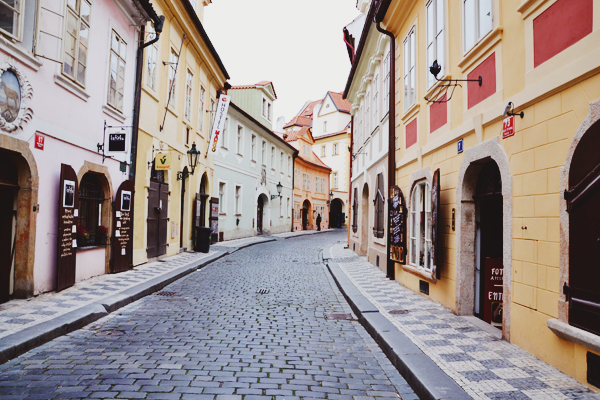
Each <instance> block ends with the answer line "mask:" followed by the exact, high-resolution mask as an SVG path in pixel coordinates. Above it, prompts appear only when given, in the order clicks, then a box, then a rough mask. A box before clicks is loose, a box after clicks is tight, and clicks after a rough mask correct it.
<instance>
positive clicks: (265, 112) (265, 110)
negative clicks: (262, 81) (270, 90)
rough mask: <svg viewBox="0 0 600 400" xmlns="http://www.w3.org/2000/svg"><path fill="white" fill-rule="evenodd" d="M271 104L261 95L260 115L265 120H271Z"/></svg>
mask: <svg viewBox="0 0 600 400" xmlns="http://www.w3.org/2000/svg"><path fill="white" fill-rule="evenodd" d="M272 106H273V105H272V104H271V102H270V101H268V100H267V99H266V98H264V97H263V99H262V111H261V112H262V116H263V117H264V118H265V119H266V120H267V121H271V107H272Z"/></svg>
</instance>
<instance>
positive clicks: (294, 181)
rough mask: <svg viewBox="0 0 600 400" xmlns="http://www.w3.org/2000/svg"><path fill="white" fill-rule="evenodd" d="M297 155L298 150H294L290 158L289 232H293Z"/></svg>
mask: <svg viewBox="0 0 600 400" xmlns="http://www.w3.org/2000/svg"><path fill="white" fill-rule="evenodd" d="M297 157H298V151H294V157H293V158H292V160H293V162H292V164H293V165H292V169H293V171H292V226H291V227H290V232H294V197H295V190H296V158H297Z"/></svg>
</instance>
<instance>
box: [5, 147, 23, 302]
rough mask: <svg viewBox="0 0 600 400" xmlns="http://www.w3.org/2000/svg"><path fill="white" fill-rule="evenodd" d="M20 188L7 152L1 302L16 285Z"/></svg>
mask: <svg viewBox="0 0 600 400" xmlns="http://www.w3.org/2000/svg"><path fill="white" fill-rule="evenodd" d="M18 190H19V176H18V170H17V166H16V165H15V163H14V161H13V160H12V158H11V157H10V156H8V155H6V156H5V153H2V156H1V157H0V303H5V302H7V301H8V300H9V299H10V294H11V293H12V291H13V287H14V256H15V247H16V246H15V245H16V241H15V239H16V235H15V228H16V221H15V219H16V216H17V215H16V210H15V206H16V204H15V203H16V197H17V192H18Z"/></svg>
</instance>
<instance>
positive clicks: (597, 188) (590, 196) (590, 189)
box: [565, 121, 600, 335]
mask: <svg viewBox="0 0 600 400" xmlns="http://www.w3.org/2000/svg"><path fill="white" fill-rule="evenodd" d="M599 146H600V121H596V122H595V123H593V124H592V125H591V126H590V127H589V128H588V129H587V131H585V133H584V134H583V136H582V137H581V138H580V139H579V143H578V144H577V147H576V148H575V150H574V152H573V157H572V159H571V163H570V165H569V166H568V179H569V181H568V182H569V183H568V189H567V191H566V192H565V199H566V202H567V212H568V260H569V264H568V281H567V282H566V284H567V288H568V290H565V294H566V295H567V296H566V300H567V302H568V323H569V324H570V325H572V326H575V327H577V328H580V329H583V330H586V331H588V332H592V333H594V334H596V335H600V317H599V313H598V310H600V288H599V287H598V281H599V280H600V268H598V265H597V260H598V258H599V256H600V213H599V212H598V208H599V207H600V185H599V183H600V153H599V152H598V149H599V148H600V147H599Z"/></svg>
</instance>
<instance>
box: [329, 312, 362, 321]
mask: <svg viewBox="0 0 600 400" xmlns="http://www.w3.org/2000/svg"><path fill="white" fill-rule="evenodd" d="M325 319H327V320H330V319H337V320H341V321H358V320H357V319H356V318H355V317H354V315H352V314H342V313H329V314H325Z"/></svg>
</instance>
